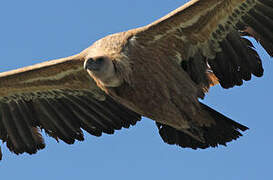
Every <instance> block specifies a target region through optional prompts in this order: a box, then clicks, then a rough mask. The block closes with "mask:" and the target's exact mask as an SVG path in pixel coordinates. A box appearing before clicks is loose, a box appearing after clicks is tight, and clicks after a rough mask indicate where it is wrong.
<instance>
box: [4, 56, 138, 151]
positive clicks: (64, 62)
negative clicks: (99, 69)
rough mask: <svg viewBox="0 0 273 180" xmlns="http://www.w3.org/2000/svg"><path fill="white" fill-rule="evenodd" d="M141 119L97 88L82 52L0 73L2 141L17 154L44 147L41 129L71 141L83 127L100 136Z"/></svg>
mask: <svg viewBox="0 0 273 180" xmlns="http://www.w3.org/2000/svg"><path fill="white" fill-rule="evenodd" d="M139 120H140V115H138V114H136V113H135V112H133V111H131V110H129V109H127V108H125V107H124V106H122V105H121V104H119V103H117V102H115V101H114V100H113V99H111V98H110V97H109V96H107V95H106V94H105V93H104V92H103V91H102V90H100V89H99V88H98V87H97V85H96V83H95V82H94V81H93V79H92V78H90V76H89V75H88V74H87V72H85V71H84V69H83V57H82V55H81V54H79V55H76V56H72V57H68V58H63V59H59V60H53V61H48V62H44V63H41V64H37V65H33V66H29V67H26V68H22V69H18V70H14V71H9V72H4V73H0V139H2V140H3V142H6V144H7V147H8V148H9V150H10V151H12V152H14V153H16V154H21V153H24V152H27V153H29V154H33V153H36V152H37V150H39V149H42V148H44V147H45V143H44V140H43V138H42V135H41V130H44V131H45V132H46V133H47V134H48V135H50V136H51V137H53V138H55V139H56V140H58V139H61V140H63V141H64V142H66V143H68V144H72V143H74V141H75V140H80V141H82V140H83V139H84V137H83V133H82V130H81V129H84V130H86V131H87V132H88V133H90V134H92V135H95V136H101V134H102V133H107V134H113V133H114V130H118V129H121V128H122V127H124V128H128V127H129V126H130V125H134V124H135V123H136V122H137V121H139ZM0 154H1V153H0Z"/></svg>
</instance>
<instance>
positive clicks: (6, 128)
mask: <svg viewBox="0 0 273 180" xmlns="http://www.w3.org/2000/svg"><path fill="white" fill-rule="evenodd" d="M272 29H273V1H272V0H192V1H190V2H188V3H187V4H185V5H184V6H182V7H180V8H178V9H176V10H174V11H173V12H171V13H169V14H168V15H166V16H164V17H163V18H161V19H159V20H157V21H155V22H153V23H151V24H149V25H147V26H144V27H140V28H136V29H132V30H129V31H126V32H121V33H116V34H112V35H109V36H106V37H104V38H102V39H100V40H98V41H96V42H95V43H94V44H93V45H91V46H90V47H89V48H87V49H85V50H83V51H82V52H81V53H79V54H77V55H74V56H71V57H67V58H62V59H58V60H52V61H47V62H44V63H40V64H36V65H33V66H29V67H25V68H21V69H17V70H13V71H8V72H3V73H0V139H1V140H2V141H3V142H5V143H6V145H7V147H8V149H9V150H10V151H12V152H14V153H15V154H21V153H24V152H27V153H29V154H33V153H36V152H37V150H40V149H43V148H44V147H45V143H44V140H43V137H42V135H41V131H42V130H44V131H45V132H46V133H47V134H48V135H49V136H51V137H53V138H55V139H56V140H58V139H60V140H63V141H64V142H66V143H68V144H73V143H74V142H75V140H79V141H82V140H83V139H84V137H83V133H82V130H85V131H87V132H88V133H90V134H92V135H94V136H101V135H102V133H107V134H113V133H114V131H115V130H119V129H121V128H128V127H130V126H131V125H135V124H136V123H137V121H140V119H141V116H145V117H148V118H150V119H152V120H154V121H155V122H156V125H157V127H158V130H159V134H160V136H161V137H162V139H163V141H164V142H166V143H168V144H176V145H179V146H181V147H189V148H193V149H197V148H207V147H215V146H218V145H225V144H226V143H227V142H229V141H232V140H234V139H237V138H238V137H239V136H241V131H245V130H247V129H248V128H247V127H246V126H244V125H241V124H239V123H237V122H235V121H233V120H231V119H229V118H228V117H226V116H224V115H222V114H220V113H219V112H217V111H215V110H213V109H211V108H210V107H208V106H206V105H205V104H202V103H200V102H199V98H201V99H202V98H204V96H205V93H206V92H207V91H208V90H209V88H210V87H211V86H214V85H216V84H218V83H219V84H220V85H221V86H222V87H223V88H231V87H234V86H240V85H242V84H243V81H248V80H250V79H251V76H252V75H254V76H257V77H260V76H262V75H263V67H262V61H261V59H260V57H259V55H258V54H257V52H256V51H255V49H254V47H253V45H252V43H251V42H250V41H249V40H248V39H247V38H246V37H251V38H254V39H256V40H257V41H258V42H259V43H260V44H261V46H262V47H263V48H264V49H265V50H266V52H267V53H268V54H269V55H270V56H271V57H272V56H273V31H272Z"/></svg>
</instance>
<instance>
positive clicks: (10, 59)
mask: <svg viewBox="0 0 273 180" xmlns="http://www.w3.org/2000/svg"><path fill="white" fill-rule="evenodd" d="M184 2H185V1H181V0H164V1H147V0H138V1H133V0H116V1H109V0H108V1H106V0H101V1H90V0H88V1H82V0H79V1H65V0H58V1H55V0H47V1H35V0H27V1H19V0H10V1H1V3H0V17H1V28H0V39H1V41H0V52H1V53H0V71H1V72H2V71H6V70H10V69H15V68H19V67H23V66H26V65H31V64H34V63H38V62H42V61H44V60H50V59H56V58H60V57H65V56H69V55H73V54H76V53H78V52H80V51H81V50H83V49H85V48H87V47H88V46H89V45H91V44H92V43H93V42H94V41H96V40H97V39H100V38H102V37H104V36H106V35H108V34H111V33H115V32H120V31H125V30H128V29H131V28H136V27H139V26H143V25H146V24H148V23H150V22H152V21H154V20H156V19H158V18H160V17H162V16H163V15H165V14H167V13H168V12H170V11H171V10H173V9H175V8H177V7H179V6H180V5H182V4H184ZM258 50H259V52H260V55H261V56H262V58H263V60H264V61H263V64H264V69H265V73H264V76H263V77H262V78H259V79H258V78H253V79H252V81H250V82H247V83H245V84H244V85H243V86H242V87H236V88H233V89H229V90H224V89H221V88H220V87H214V88H212V89H211V91H210V92H209V94H208V95H207V97H206V100H205V103H206V104H208V105H210V106H211V107H213V108H215V109H217V110H218V111H220V112H222V113H224V114H225V115H227V116H229V117H231V118H232V119H234V120H236V121H238V122H240V123H242V124H244V125H247V126H248V127H249V128H250V130H249V131H247V132H246V133H244V136H243V137H242V138H240V139H239V140H237V141H234V142H231V143H229V144H228V146H227V147H219V148H209V149H206V150H191V149H181V148H179V147H177V146H170V145H167V144H165V143H163V141H162V140H161V138H160V136H159V135H158V132H157V129H156V126H155V124H154V122H153V121H151V120H149V119H146V118H143V120H142V121H141V122H140V123H138V124H137V125H136V126H134V127H131V128H130V129H124V130H121V131H118V132H116V133H115V135H104V136H102V137H100V138H95V137H93V136H90V135H87V134H86V136H85V138H86V141H84V142H80V143H76V144H74V145H66V144H64V143H63V142H60V143H59V144H58V143H56V142H55V140H52V139H50V138H46V143H47V147H46V149H44V150H42V151H40V152H39V153H38V154H36V155H32V156H30V155H21V156H16V155H14V154H11V153H10V152H8V150H7V148H6V147H2V151H3V154H4V157H3V158H4V159H3V160H2V161H1V162H0V178H1V179H5V178H9V179H16V178H21V179H27V178H28V179H34V178H35V179H37V178H39V180H43V179H52V180H54V179H59V178H63V179H66V180H70V179H85V178H89V179H90V178H92V179H95V178H96V179H108V178H112V179H125V178H126V179H140V178H141V179H148V178H152V179H166V178H168V179H171V178H173V179H174V178H178V179H182V178H183V179H199V178H202V179H221V180H224V179H228V180H236V179H240V180H241V179H248V180H251V179H270V178H269V177H270V176H271V177H272V165H273V163H272V162H273V156H272V152H273V140H272V137H273V136H272V127H273V121H272V114H271V113H272V100H273V96H272V91H273V83H272V79H273V78H272V77H273V71H272V70H273V61H272V60H270V58H269V56H268V55H266V54H265V52H264V51H262V50H261V49H260V47H259V48H258ZM270 61H271V62H270Z"/></svg>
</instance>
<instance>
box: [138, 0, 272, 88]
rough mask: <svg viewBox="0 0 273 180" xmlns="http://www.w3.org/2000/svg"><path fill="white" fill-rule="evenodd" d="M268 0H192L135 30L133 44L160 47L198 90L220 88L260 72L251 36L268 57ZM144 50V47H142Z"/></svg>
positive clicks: (269, 11)
mask: <svg viewBox="0 0 273 180" xmlns="http://www.w3.org/2000/svg"><path fill="white" fill-rule="evenodd" d="M272 29H273V1H272V0H192V1H190V2H189V3H187V4H185V5H184V6H182V7H180V8H178V9H177V10H175V11H173V12H171V13H170V14H168V15H166V16H165V17H163V18H161V19H159V20H158V21H156V22H154V23H152V24H150V25H148V26H145V27H143V28H139V29H138V33H137V34H136V36H135V38H134V40H135V42H134V43H139V44H140V45H141V46H142V47H146V49H149V50H151V49H152V50H154V51H155V52H156V51H159V50H160V51H164V52H165V53H164V54H165V55H166V59H172V60H174V61H176V62H177V63H178V64H180V65H181V67H182V68H183V69H184V70H185V71H186V72H187V73H188V74H189V76H190V77H191V79H192V80H193V81H194V82H195V83H196V84H198V85H199V86H200V87H201V88H202V89H203V91H204V92H206V91H207V90H208V88H209V87H210V86H211V85H214V84H217V83H218V81H219V83H220V84H221V86H222V87H224V88H230V87H233V86H235V85H242V84H243V80H245V81H248V80H250V79H251V74H253V75H255V76H257V77H260V76H262V75H263V67H262V62H261V59H260V57H259V55H258V54H257V52H256V51H255V49H254V46H253V45H252V43H251V42H250V41H249V40H248V39H247V38H245V37H243V36H249V37H254V38H255V39H256V40H257V41H258V42H260V44H261V45H262V46H263V47H264V49H265V50H266V51H267V53H268V54H269V55H270V56H271V57H272V56H273V31H272ZM143 49H144V48H143Z"/></svg>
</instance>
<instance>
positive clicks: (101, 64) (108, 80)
mask: <svg viewBox="0 0 273 180" xmlns="http://www.w3.org/2000/svg"><path fill="white" fill-rule="evenodd" d="M84 69H85V70H87V72H88V73H89V74H90V76H91V77H93V79H96V80H97V82H98V81H99V83H100V84H101V85H103V86H104V87H118V86H120V85H121V84H122V82H123V81H122V79H121V78H119V77H118V75H117V72H116V68H115V64H114V62H113V60H111V59H110V58H109V57H107V56H97V57H87V58H86V60H85V62H84Z"/></svg>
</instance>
